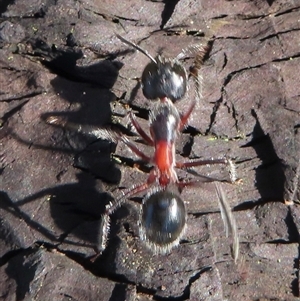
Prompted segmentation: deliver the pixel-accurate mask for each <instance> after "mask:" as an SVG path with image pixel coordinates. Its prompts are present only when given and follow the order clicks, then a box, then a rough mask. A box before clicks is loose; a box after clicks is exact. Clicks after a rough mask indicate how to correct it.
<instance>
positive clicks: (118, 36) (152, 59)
mask: <svg viewBox="0 0 300 301" xmlns="http://www.w3.org/2000/svg"><path fill="white" fill-rule="evenodd" d="M116 37H117V38H118V39H119V40H121V41H122V42H123V43H125V44H127V45H129V46H131V47H133V48H135V49H137V50H138V51H140V52H141V53H143V54H144V55H146V56H147V57H148V58H149V59H150V60H151V61H152V62H153V63H154V64H157V61H156V60H155V58H154V57H153V56H152V55H151V54H149V53H148V51H146V50H144V49H142V48H141V47H139V46H138V45H136V44H134V43H132V42H129V41H127V40H126V39H124V38H123V37H121V36H120V35H118V34H116Z"/></svg>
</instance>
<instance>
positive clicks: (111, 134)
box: [45, 116, 151, 162]
mask: <svg viewBox="0 0 300 301" xmlns="http://www.w3.org/2000/svg"><path fill="white" fill-rule="evenodd" d="M45 121H46V122H47V123H48V124H52V125H56V126H61V127H62V128H65V129H68V130H72V131H76V132H78V133H82V134H85V135H90V136H93V137H95V138H97V139H103V140H108V141H112V142H114V143H117V142H118V141H119V140H120V141H122V142H123V143H124V144H126V145H127V146H128V147H129V148H130V149H131V150H132V151H133V152H134V153H135V154H136V155H137V156H139V157H140V158H141V159H142V160H144V161H146V162H150V161H151V158H150V157H148V156H146V155H145V154H144V153H143V152H142V151H140V150H139V149H138V147H137V146H135V145H134V144H133V143H132V142H130V141H129V140H128V138H127V137H126V136H122V135H121V133H119V132H117V131H114V130H113V129H110V128H99V127H92V126H82V125H80V124H75V123H72V122H68V121H66V120H65V119H64V118H62V117H60V116H49V117H48V118H46V120H45ZM149 138H150V137H149Z"/></svg>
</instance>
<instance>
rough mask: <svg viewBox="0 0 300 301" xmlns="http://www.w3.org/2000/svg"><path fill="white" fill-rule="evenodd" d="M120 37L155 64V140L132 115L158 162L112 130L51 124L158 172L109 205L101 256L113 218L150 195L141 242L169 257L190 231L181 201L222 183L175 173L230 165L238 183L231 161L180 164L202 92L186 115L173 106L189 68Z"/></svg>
mask: <svg viewBox="0 0 300 301" xmlns="http://www.w3.org/2000/svg"><path fill="white" fill-rule="evenodd" d="M117 37H118V38H119V39H120V40H122V41H123V42H124V43H126V44H128V45H131V46H133V47H134V48H136V49H138V50H139V51H141V52H142V53H144V54H146V55H147V56H148V57H149V58H150V59H151V62H150V63H149V64H148V65H147V66H146V68H145V70H144V72H143V76H142V83H143V92H144V95H145V97H146V98H149V99H156V98H157V99H159V101H157V102H156V103H155V104H154V107H153V109H152V110H151V111H150V114H149V122H150V125H149V132H150V135H149V134H147V133H146V132H145V131H144V130H143V129H142V127H141V126H140V125H139V123H138V121H137V120H136V117H135V115H134V114H132V113H131V112H130V114H129V117H130V120H131V122H132V125H133V126H134V128H135V129H136V131H137V133H138V134H139V135H140V136H141V137H142V138H143V139H144V140H145V142H146V143H147V144H149V145H150V146H153V147H154V154H153V156H151V157H149V156H147V155H145V154H144V153H143V152H142V151H141V150H139V148H138V147H137V146H136V145H135V144H134V143H132V142H131V141H130V140H129V139H128V138H127V136H124V135H122V134H119V133H117V132H115V131H111V130H109V129H103V128H102V129H95V130H92V131H91V130H90V129H88V128H84V127H82V126H80V127H76V125H74V124H71V123H66V122H64V121H62V120H61V119H60V118H59V117H50V118H48V119H47V122H48V123H50V124H54V125H55V124H56V125H63V126H64V127H67V128H72V129H74V128H75V129H76V128H77V130H80V131H82V132H85V133H87V134H92V135H95V136H96V137H97V138H102V139H108V140H111V141H114V142H117V141H122V142H123V143H124V144H126V145H127V146H128V147H129V148H130V149H131V150H132V151H133V152H134V153H135V154H136V155H137V156H138V157H140V158H141V159H142V160H143V161H145V162H147V163H150V164H152V169H151V171H150V174H149V176H148V179H147V181H146V183H141V184H134V185H133V186H132V187H130V188H129V189H126V190H125V191H123V192H122V195H121V196H120V197H118V198H116V199H115V200H114V201H112V202H110V203H109V204H107V205H106V208H105V212H104V214H103V216H102V219H101V229H102V232H101V233H102V234H101V235H100V238H99V250H98V251H99V253H102V252H103V251H104V250H105V248H106V245H107V239H108V234H109V226H110V215H111V214H112V213H113V212H114V211H115V210H116V209H117V208H118V207H119V206H121V205H122V204H123V203H125V202H126V200H127V199H129V198H130V197H132V196H134V195H136V194H138V193H141V192H144V191H148V192H147V193H146V196H145V197H144V198H143V201H142V205H141V212H140V219H139V226H140V238H141V239H142V240H144V241H145V242H146V244H147V245H148V246H149V247H150V248H151V249H152V250H153V251H155V252H157V253H166V252H169V251H170V250H171V249H172V248H173V247H174V246H177V245H178V244H179V241H180V239H181V238H182V236H183V234H184V231H185V228H186V219H187V212H186V208H185V203H184V201H183V200H182V199H181V197H180V193H181V191H182V189H183V188H185V187H188V186H200V185H201V184H202V183H205V182H215V181H217V180H216V179H213V178H210V177H206V176H200V175H198V178H197V179H195V180H189V181H184V180H179V179H178V177H177V173H176V170H175V169H176V168H180V169H188V168H190V167H195V166H201V165H207V164H227V165H229V166H230V168H231V176H232V177H231V181H234V180H235V173H234V165H233V163H232V162H231V161H230V160H228V159H210V160H195V161H187V162H176V159H175V143H176V139H177V136H178V134H179V133H180V131H182V130H183V128H184V127H185V126H186V124H187V121H188V119H189V117H190V115H191V114H192V111H193V109H194V107H195V105H196V103H197V101H198V100H199V99H200V92H199V93H196V95H197V97H196V98H195V99H193V100H192V101H191V103H190V105H189V108H188V110H187V111H186V113H184V114H183V115H180V114H179V112H178V110H177V108H176V106H175V105H174V103H173V101H176V100H178V99H181V98H182V97H183V96H184V94H185V92H186V87H187V75H186V74H187V73H186V71H185V69H184V67H183V66H182V65H181V64H180V63H179V62H178V61H177V60H175V61H172V60H171V59H164V58H163V57H162V56H158V57H157V58H156V59H153V58H152V57H151V56H150V55H149V54H148V53H147V52H146V51H144V50H143V49H141V48H140V47H138V46H137V45H135V44H133V43H131V42H129V41H127V40H125V39H124V38H122V37H120V36H117ZM201 50H202V51H201V52H200V55H199V56H198V57H196V60H198V62H199V61H200V60H201V56H203V54H204V53H205V49H201ZM192 75H193V77H194V78H195V81H196V85H197V87H198V86H199V78H198V75H197V74H196V75H195V73H194V74H192ZM215 185H216V192H217V198H218V201H219V206H220V209H221V214H222V218H223V221H224V223H225V226H226V232H229V231H230V232H231V233H232V234H233V239H234V243H233V253H234V259H235V260H236V259H237V256H238V236H237V233H236V226H235V221H234V219H233V216H232V213H231V211H230V208H229V206H228V204H227V202H226V198H225V196H224V193H223V191H222V189H221V187H220V185H219V184H218V183H216V184H215Z"/></svg>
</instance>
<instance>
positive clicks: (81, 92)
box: [0, 41, 128, 254]
mask: <svg viewBox="0 0 300 301" xmlns="http://www.w3.org/2000/svg"><path fill="white" fill-rule="evenodd" d="M36 46H37V47H36V48H35V50H38V52H39V54H38V55H40V56H42V57H44V58H46V59H45V62H44V64H45V65H46V66H47V67H48V68H49V69H51V70H52V71H54V72H55V73H57V74H58V75H62V76H63V77H62V76H57V77H56V78H55V79H53V80H52V81H51V85H52V87H53V89H54V92H55V93H56V94H57V95H59V96H60V97H61V98H63V99H64V100H65V101H66V102H68V103H69V104H70V107H71V110H70V111H55V112H47V113H43V114H41V119H42V120H45V119H46V118H47V117H49V116H61V117H63V118H65V119H66V120H67V121H68V122H72V123H76V124H78V125H88V126H91V127H101V126H103V125H105V124H108V123H109V122H110V120H111V108H110V102H111V101H112V100H114V99H115V96H114V94H113V93H112V92H110V91H109V90H108V89H109V88H111V87H112V86H113V85H114V82H115V81H116V79H117V76H118V70H119V69H120V66H121V64H119V65H118V62H116V63H112V62H110V61H108V60H106V61H102V62H100V63H97V64H94V65H92V66H87V67H78V66H76V62H77V60H78V59H79V58H80V57H81V55H82V53H80V52H76V51H72V49H68V50H66V51H65V50H56V49H52V48H50V47H48V45H46V44H45V43H43V42H42V41H36ZM38 47H39V48H38ZM53 57H54V58H53ZM116 66H118V68H119V69H118V68H117V67H116ZM66 72H67V73H66ZM70 79H71V80H73V81H70ZM74 80H75V81H77V83H74ZM99 86H100V87H99ZM72 109H73V110H72ZM45 126H49V127H50V125H45ZM10 136H11V137H12V138H13V139H15V140H16V141H18V142H19V143H22V144H25V145H28V146H30V147H36V148H39V149H41V150H46V151H52V152H53V151H54V152H55V151H57V152H62V153H66V154H70V155H74V156H75V160H74V166H75V167H77V168H79V169H80V170H81V171H79V172H78V173H77V174H76V180H77V181H76V182H75V183H70V184H68V183H67V184H62V185H56V186H54V187H50V188H46V189H43V190H41V191H39V192H37V193H34V194H32V195H30V196H27V197H24V198H23V199H21V200H19V201H17V202H15V201H14V200H12V199H10V197H9V195H8V194H7V193H6V192H4V191H3V192H1V199H0V206H1V207H2V208H3V209H4V210H6V211H7V212H9V213H10V214H12V215H14V216H16V217H19V218H20V217H21V218H22V219H23V220H24V221H25V222H26V224H27V225H28V226H29V227H31V228H33V229H35V231H38V232H39V233H40V234H42V236H43V237H45V239H46V241H47V240H50V241H51V243H57V244H58V245H59V244H61V243H64V244H67V245H74V246H83V247H90V248H92V249H93V250H95V249H96V248H97V245H98V242H99V238H100V236H101V233H102V229H101V227H100V218H101V215H102V214H103V212H104V210H105V205H106V204H108V203H109V202H110V201H111V199H112V196H111V195H110V194H108V193H106V192H103V191H101V189H99V187H98V184H99V182H97V181H96V179H95V178H100V179H102V180H104V181H105V182H109V183H115V184H116V183H119V182H120V178H121V171H120V169H119V168H117V167H116V164H115V163H114V162H113V161H112V160H111V153H112V152H113V151H114V149H115V145H113V144H112V143H111V142H107V141H103V140H99V139H97V138H96V137H90V136H88V137H87V136H85V135H82V134H79V133H71V132H67V131H66V135H63V136H58V137H60V138H59V139H61V141H56V143H55V144H56V145H55V146H49V145H38V144H33V143H31V142H30V141H26V140H24V139H22V138H21V137H19V136H18V135H17V134H16V133H14V132H13V131H11V133H10ZM66 140H67V143H66ZM54 164H55V162H54ZM57 177H58V178H59V175H58V176H57ZM54 185H55V184H54ZM41 198H44V199H45V198H47V200H48V202H49V210H50V215H51V218H52V221H51V222H49V221H47V225H46V224H40V223H39V222H37V220H34V219H33V218H31V216H30V214H28V213H26V212H25V211H23V210H22V206H24V205H25V204H27V203H30V202H34V201H36V200H38V199H41ZM117 214H118V215H120V214H121V215H124V214H125V215H126V214H128V212H126V208H125V209H123V210H121V211H120V212H116V215H117ZM112 220H114V217H112ZM53 222H54V224H55V225H56V226H57V227H58V228H59V229H61V230H62V231H61V234H59V237H57V234H56V233H55V232H53V231H51V229H50V228H49V227H48V224H49V225H50V226H51V223H52V225H53ZM116 229H117V228H116V227H114V226H113V225H112V228H111V231H112V232H113V233H114V231H117V230H116ZM113 233H112V234H113ZM70 237H71V239H70ZM114 243H117V240H114ZM110 244H111V242H110V241H109V244H108V246H107V247H108V248H109V245H110ZM114 248H116V246H114ZM114 248H110V249H114ZM67 251H68V250H67ZM67 251H66V252H67ZM71 252H73V251H71ZM74 252H75V251H74ZM84 253H88V251H87V252H84ZM93 254H94V252H93Z"/></svg>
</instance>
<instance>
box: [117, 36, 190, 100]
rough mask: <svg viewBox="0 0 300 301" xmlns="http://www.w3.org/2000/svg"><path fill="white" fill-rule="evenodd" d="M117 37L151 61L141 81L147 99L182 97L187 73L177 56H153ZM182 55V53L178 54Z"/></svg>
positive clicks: (185, 87) (174, 98)
mask: <svg viewBox="0 0 300 301" xmlns="http://www.w3.org/2000/svg"><path fill="white" fill-rule="evenodd" d="M117 37H118V39H120V40H121V41H122V42H124V43H125V44H127V45H130V46H131V47H133V48H135V49H137V50H139V51H140V52H142V53H143V54H145V55H146V56H147V57H148V58H149V59H150V60H151V62H150V63H149V64H148V65H147V66H146V67H145V69H144V71H143V74H142V78H141V82H142V90H143V94H144V96H145V97H146V98H147V99H150V100H156V99H161V100H162V99H164V98H168V99H170V100H172V102H175V101H177V100H180V99H182V98H183V97H184V95H185V93H186V91H187V80H188V75H187V71H186V69H185V68H184V66H183V65H182V64H181V63H180V61H179V59H177V58H166V57H164V56H162V55H158V56H157V57H155V58H153V57H152V56H151V55H150V54H149V53H148V52H147V51H146V50H144V49H142V48H140V47H139V46H137V45H136V44H134V43H132V42H130V41H127V40H126V39H124V38H123V37H121V36H119V35H117ZM179 56H180V57H181V56H182V53H180V54H179Z"/></svg>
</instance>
